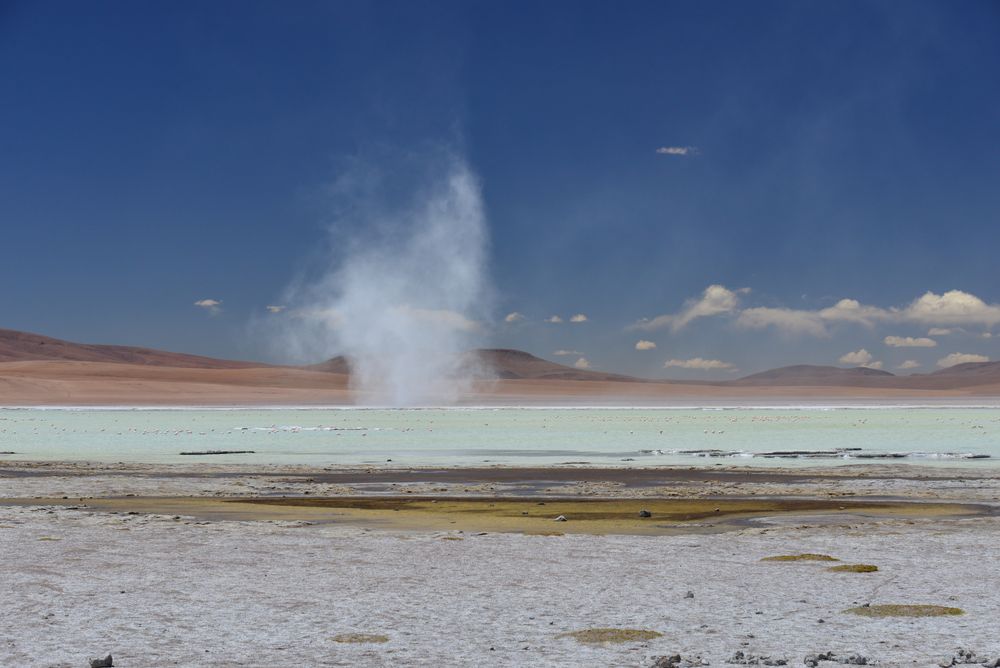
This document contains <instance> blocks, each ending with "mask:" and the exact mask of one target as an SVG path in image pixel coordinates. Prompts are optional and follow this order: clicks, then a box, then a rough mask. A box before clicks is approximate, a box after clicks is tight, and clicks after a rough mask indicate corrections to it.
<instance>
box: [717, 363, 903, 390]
mask: <svg viewBox="0 0 1000 668" xmlns="http://www.w3.org/2000/svg"><path fill="white" fill-rule="evenodd" d="M885 378H897V376H895V375H894V374H892V373H889V372H888V371H882V370H881V369H869V368H867V367H860V366H859V367H853V368H850V369H844V368H841V367H838V366H818V365H813V364H795V365H792V366H783V367H779V368H777V369H769V370H767V371H762V372H760V373H755V374H751V375H749V376H744V377H743V378H738V379H737V380H732V381H728V382H727V383H726V384H727V385H850V386H855V385H869V384H871V381H872V380H876V379H877V380H881V379H885Z"/></svg>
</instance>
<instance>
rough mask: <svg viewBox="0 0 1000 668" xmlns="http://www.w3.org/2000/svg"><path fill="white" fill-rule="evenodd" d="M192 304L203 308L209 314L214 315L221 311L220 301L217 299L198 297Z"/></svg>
mask: <svg viewBox="0 0 1000 668" xmlns="http://www.w3.org/2000/svg"><path fill="white" fill-rule="evenodd" d="M194 305H195V306H197V307H198V308H203V309H205V310H206V311H208V312H209V314H210V315H215V314H217V313H219V312H221V311H222V301H221V300H219V299H199V300H198V301H196V302H195V303H194Z"/></svg>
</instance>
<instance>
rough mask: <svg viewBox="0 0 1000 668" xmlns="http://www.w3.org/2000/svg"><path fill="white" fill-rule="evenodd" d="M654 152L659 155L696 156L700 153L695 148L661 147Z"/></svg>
mask: <svg viewBox="0 0 1000 668" xmlns="http://www.w3.org/2000/svg"><path fill="white" fill-rule="evenodd" d="M656 152H657V153H659V154H660V155H679V156H688V155H698V154H699V153H700V152H701V151H699V150H698V147H697V146H661V147H660V148H658V149H656Z"/></svg>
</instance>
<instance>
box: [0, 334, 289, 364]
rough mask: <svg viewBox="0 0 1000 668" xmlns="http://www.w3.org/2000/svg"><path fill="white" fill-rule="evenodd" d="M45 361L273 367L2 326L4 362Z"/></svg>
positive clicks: (0, 358)
mask: <svg viewBox="0 0 1000 668" xmlns="http://www.w3.org/2000/svg"><path fill="white" fill-rule="evenodd" d="M41 360H53V361H54V360H61V361H68V362H113V363H119V364H141V365H149V366H170V367H182V368H190V369H250V368H257V367H267V366H270V365H268V364H261V363H259V362H238V361H233V360H220V359H215V358H213V357H202V356H200V355H188V354H185V353H171V352H167V351H164V350H153V349H152V348H137V347H134V346H111V345H95V344H87V343H72V342H70V341H63V340H62V339H53V338H51V337H48V336H42V335H40V334H32V333H30V332H18V331H15V330H12V329H0V362H27V361H41Z"/></svg>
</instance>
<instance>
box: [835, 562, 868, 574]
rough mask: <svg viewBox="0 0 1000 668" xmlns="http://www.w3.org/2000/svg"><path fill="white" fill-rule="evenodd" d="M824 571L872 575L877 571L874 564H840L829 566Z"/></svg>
mask: <svg viewBox="0 0 1000 668" xmlns="http://www.w3.org/2000/svg"><path fill="white" fill-rule="evenodd" d="M826 570H828V571H830V572H831V573H874V572H875V571H877V570H878V566H875V565H874V564H842V565H840V566H831V567H830V568H828V569H826Z"/></svg>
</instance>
